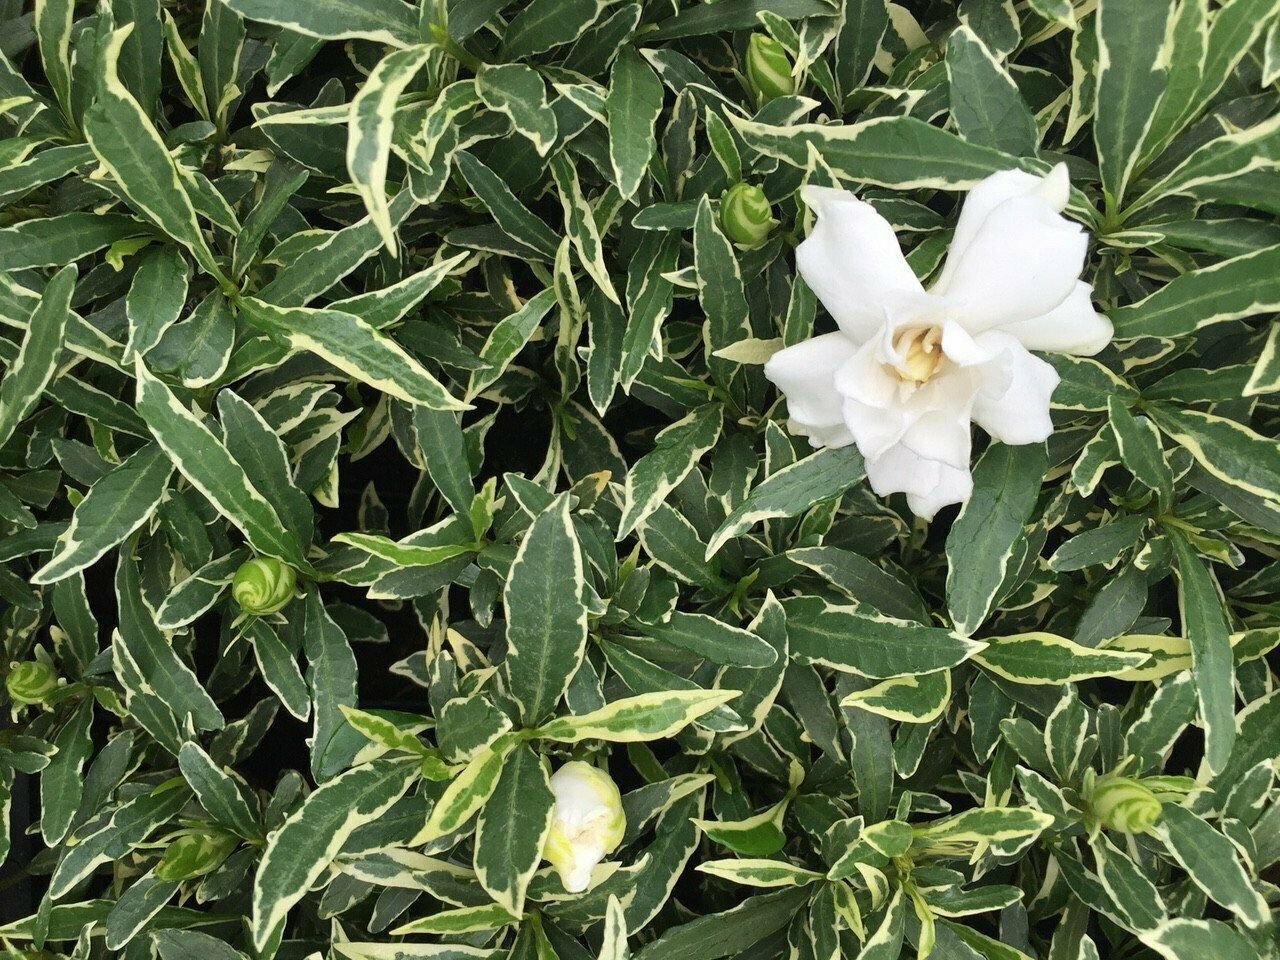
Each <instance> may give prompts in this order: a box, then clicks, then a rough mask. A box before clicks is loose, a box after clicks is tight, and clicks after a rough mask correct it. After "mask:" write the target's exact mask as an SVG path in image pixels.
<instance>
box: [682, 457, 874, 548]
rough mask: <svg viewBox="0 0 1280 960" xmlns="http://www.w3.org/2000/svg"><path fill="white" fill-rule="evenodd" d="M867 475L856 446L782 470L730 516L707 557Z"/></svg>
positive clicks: (800, 511) (804, 460) (828, 496)
mask: <svg viewBox="0 0 1280 960" xmlns="http://www.w3.org/2000/svg"><path fill="white" fill-rule="evenodd" d="M864 476H866V472H865V471H864V470H863V465H862V455H861V454H860V453H858V449H857V447H854V446H852V445H851V446H848V447H837V448H831V447H828V448H826V449H823V450H819V451H817V452H815V453H811V454H810V455H809V456H807V457H805V458H804V459H803V460H797V461H796V462H795V463H793V464H790V465H788V466H786V467H783V468H782V469H781V470H779V471H778V472H777V473H775V474H773V475H772V476H770V477H769V478H768V479H766V480H764V481H762V482H761V483H759V484H758V485H757V486H756V487H755V489H753V490H752V491H751V493H750V494H748V496H747V498H746V499H745V500H743V501H742V503H740V504H739V505H738V506H737V507H736V508H735V509H734V511H733V512H732V513H730V514H729V516H727V517H726V518H725V521H724V523H722V524H720V529H719V530H717V531H716V532H715V534H714V535H713V536H712V537H711V542H710V543H709V544H708V545H707V557H708V558H710V557H712V556H714V555H715V554H716V553H717V552H718V551H719V550H720V548H721V547H722V546H724V545H725V544H726V543H728V542H729V541H730V540H732V539H733V538H734V537H737V536H740V535H741V534H743V533H745V532H746V531H748V530H750V529H751V528H752V527H753V526H755V525H756V524H757V523H763V522H764V521H765V520H772V519H774V518H775V517H795V516H799V515H800V514H802V513H804V512H805V511H806V510H808V509H809V508H810V507H813V506H816V505H817V504H819V503H822V502H823V501H825V500H831V499H833V498H834V497H839V496H842V495H843V494H844V492H845V491H846V490H848V489H849V488H850V487H852V486H853V485H854V484H856V483H858V482H859V481H860V480H861V479H862V478H863V477H864Z"/></svg>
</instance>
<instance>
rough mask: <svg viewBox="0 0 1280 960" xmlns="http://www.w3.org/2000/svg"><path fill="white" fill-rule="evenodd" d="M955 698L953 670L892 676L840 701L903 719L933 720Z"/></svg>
mask: <svg viewBox="0 0 1280 960" xmlns="http://www.w3.org/2000/svg"><path fill="white" fill-rule="evenodd" d="M950 702H951V671H950V670H937V671H934V672H933V673H922V674H918V675H916V676H908V677H891V678H890V679H888V680H882V681H880V682H879V683H877V684H874V685H872V686H870V687H866V688H864V689H862V690H855V691H854V692H853V693H851V694H849V695H848V696H847V697H845V698H844V699H843V700H841V701H840V706H842V707H861V708H862V709H863V710H867V711H869V712H871V713H875V714H879V715H880V716H882V717H888V718H889V719H890V720H897V721H899V722H901V723H932V722H933V721H934V720H936V719H938V717H940V716H941V715H942V711H943V710H945V709H947V704H948V703H950Z"/></svg>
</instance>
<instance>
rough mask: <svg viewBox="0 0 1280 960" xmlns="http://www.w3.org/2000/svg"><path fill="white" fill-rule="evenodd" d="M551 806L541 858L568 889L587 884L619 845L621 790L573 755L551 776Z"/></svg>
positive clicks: (622, 826) (575, 890)
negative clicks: (550, 866)
mask: <svg viewBox="0 0 1280 960" xmlns="http://www.w3.org/2000/svg"><path fill="white" fill-rule="evenodd" d="M551 792H552V793H554V794H555V798H556V802H555V807H554V808H553V810H552V814H551V832H550V833H549V834H548V835H547V842H546V844H545V845H544V846H543V848H542V857H543V859H544V860H546V861H547V862H548V863H550V864H551V865H552V866H553V867H555V868H556V872H557V873H558V874H560V882H561V883H562V884H564V888H565V889H566V890H567V891H569V892H570V893H581V892H582V891H583V890H586V889H587V887H589V886H590V885H591V871H592V870H594V869H595V867H596V866H597V864H599V863H600V861H602V860H603V859H604V858H605V857H607V856H608V855H609V854H611V853H613V851H615V850H617V849H618V845H619V844H621V843H622V837H623V834H624V833H625V832H626V829H627V818H626V816H625V814H623V812H622V795H621V794H620V793H619V792H618V785H617V784H616V783H614V782H613V780H612V779H611V778H610V777H609V775H608V774H607V773H605V772H604V771H603V770H599V769H597V768H596V767H593V766H591V765H590V764H589V763H583V762H582V761H581V760H573V761H570V762H569V763H566V764H565V765H564V766H562V767H561V768H560V769H559V770H557V771H556V772H555V773H554V774H552V776H551Z"/></svg>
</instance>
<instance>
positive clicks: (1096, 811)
mask: <svg viewBox="0 0 1280 960" xmlns="http://www.w3.org/2000/svg"><path fill="white" fill-rule="evenodd" d="M1090 806H1091V808H1092V810H1093V815H1094V816H1095V817H1097V818H1098V821H1099V822H1100V823H1101V824H1102V825H1103V826H1104V827H1106V828H1107V829H1108V830H1117V831H1120V832H1121V833H1146V832H1147V830H1148V828H1150V827H1151V825H1152V824H1153V823H1155V822H1156V821H1157V820H1159V819H1160V800H1159V798H1158V797H1156V795H1155V794H1154V793H1152V792H1151V790H1150V789H1149V788H1148V787H1147V786H1146V785H1144V784H1143V783H1142V782H1141V781H1139V780H1134V779H1133V778H1132V777H1103V778H1102V779H1100V780H1099V781H1098V783H1097V785H1096V786H1095V787H1094V788H1093V794H1092V796H1091V797H1090Z"/></svg>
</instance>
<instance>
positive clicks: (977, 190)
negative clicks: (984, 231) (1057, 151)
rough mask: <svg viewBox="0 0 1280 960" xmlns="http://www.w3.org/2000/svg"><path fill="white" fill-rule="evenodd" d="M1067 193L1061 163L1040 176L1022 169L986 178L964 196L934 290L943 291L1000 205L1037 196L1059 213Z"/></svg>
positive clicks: (1068, 179)
mask: <svg viewBox="0 0 1280 960" xmlns="http://www.w3.org/2000/svg"><path fill="white" fill-rule="evenodd" d="M1070 192H1071V181H1070V178H1069V176H1068V175H1067V167H1066V164H1063V163H1059V164H1057V165H1056V166H1055V167H1054V168H1053V169H1052V170H1050V171H1049V172H1048V173H1047V174H1045V175H1044V176H1043V177H1038V176H1036V175H1035V174H1034V173H1027V172H1026V171H1024V170H1001V171H1000V172H999V173H993V174H992V175H991V176H989V177H987V178H986V179H985V180H983V181H982V182H981V183H979V184H978V185H977V186H976V187H974V188H973V189H972V190H970V191H969V192H968V193H967V194H965V198H964V205H963V206H962V207H961V208H960V217H959V218H958V219H957V221H956V230H955V233H954V234H953V235H952V237H951V248H950V249H949V250H948V252H947V262H946V263H945V264H944V265H943V267H942V273H941V275H940V276H939V277H938V281H937V283H935V284H934V291H935V292H937V293H942V292H944V291H945V290H946V288H947V285H948V284H949V283H950V281H951V278H952V276H953V275H954V273H955V270H956V264H957V263H958V262H959V260H960V256H961V254H963V253H964V251H965V250H966V249H968V246H969V244H970V243H971V242H972V241H973V238H974V237H976V236H977V235H978V231H979V230H980V229H981V228H982V225H983V223H985V222H986V219H987V217H988V216H990V214H991V211H993V210H994V209H995V208H996V207H998V206H1000V204H1002V203H1004V202H1005V201H1006V200H1012V199H1014V198H1015V197H1030V196H1039V197H1041V198H1043V199H1044V200H1045V202H1046V203H1048V204H1049V206H1050V207H1052V208H1053V211H1054V213H1061V212H1062V210H1063V209H1064V208H1065V207H1066V205H1067V198H1068V197H1069V196H1070Z"/></svg>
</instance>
